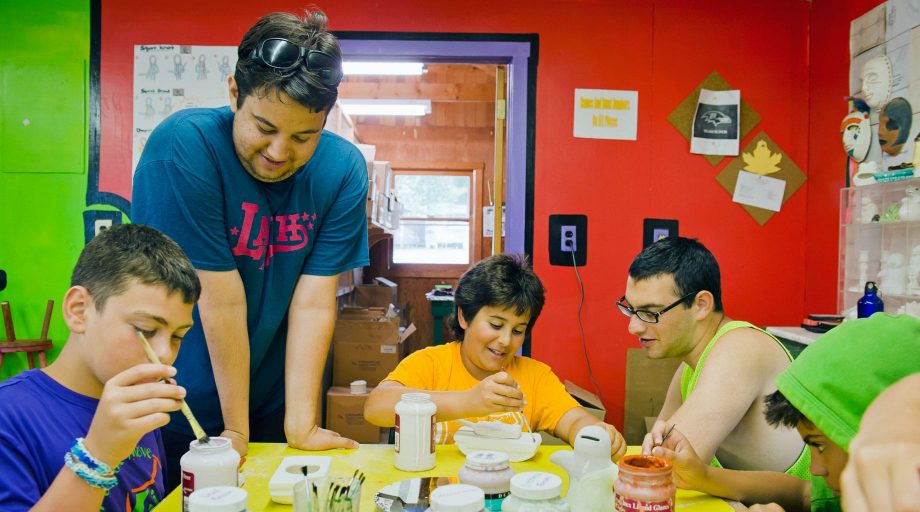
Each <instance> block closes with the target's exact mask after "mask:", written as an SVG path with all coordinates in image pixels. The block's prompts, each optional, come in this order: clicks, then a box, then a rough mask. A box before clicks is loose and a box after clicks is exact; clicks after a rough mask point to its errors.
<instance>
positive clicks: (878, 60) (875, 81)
mask: <svg viewBox="0 0 920 512" xmlns="http://www.w3.org/2000/svg"><path fill="white" fill-rule="evenodd" d="M859 77H860V79H862V90H863V98H864V99H865V100H866V103H868V104H869V106H870V107H872V108H879V107H881V106H882V105H884V104H885V102H886V101H888V96H890V95H891V61H890V60H888V56H887V55H879V56H878V57H875V58H872V59H870V60H869V61H868V62H866V63H865V64H864V65H863V68H862V73H860V74H859Z"/></svg>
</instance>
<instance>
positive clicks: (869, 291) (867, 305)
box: [856, 281, 885, 318]
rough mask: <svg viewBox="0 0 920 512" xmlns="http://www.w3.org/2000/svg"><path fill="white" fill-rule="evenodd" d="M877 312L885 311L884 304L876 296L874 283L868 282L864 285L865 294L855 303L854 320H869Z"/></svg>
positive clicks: (876, 291)
mask: <svg viewBox="0 0 920 512" xmlns="http://www.w3.org/2000/svg"><path fill="white" fill-rule="evenodd" d="M879 311H885V303H884V302H882V299H881V298H880V297H879V296H878V286H876V285H875V282H874V281H869V282H867V283H866V291H865V294H864V295H863V296H862V297H861V298H860V299H859V300H858V301H856V318H869V317H870V316H872V315H873V314H874V313H878V312H879Z"/></svg>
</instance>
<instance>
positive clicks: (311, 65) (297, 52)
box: [251, 37, 344, 87]
mask: <svg viewBox="0 0 920 512" xmlns="http://www.w3.org/2000/svg"><path fill="white" fill-rule="evenodd" d="M251 57H252V59H253V60H255V61H256V62H258V63H259V64H262V65H263V66H266V67H270V68H272V69H277V70H278V71H281V72H284V73H286V72H288V71H293V70H295V69H297V67H298V66H299V65H300V63H301V61H303V63H304V66H305V67H306V68H307V71H309V72H311V73H314V74H316V75H317V76H318V77H319V80H320V82H322V83H323V85H325V86H326V87H338V85H339V83H340V82H341V81H342V77H343V76H344V74H343V73H342V62H341V61H340V60H339V59H337V58H335V57H333V56H332V55H329V54H328V53H326V52H323V51H320V50H307V49H306V48H304V47H302V46H298V45H296V44H294V43H292V42H291V41H288V40H287V39H282V38H280V37H272V38H269V39H266V40H264V41H262V42H261V43H259V46H256V47H255V49H253V50H252V55H251Z"/></svg>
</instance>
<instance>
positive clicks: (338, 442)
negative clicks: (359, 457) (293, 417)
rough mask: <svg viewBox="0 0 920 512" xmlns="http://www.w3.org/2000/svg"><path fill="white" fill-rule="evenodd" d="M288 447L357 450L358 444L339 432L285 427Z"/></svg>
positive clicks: (311, 427) (314, 428)
mask: <svg viewBox="0 0 920 512" xmlns="http://www.w3.org/2000/svg"><path fill="white" fill-rule="evenodd" d="M284 434H285V436H287V442H288V445H289V446H290V447H291V448H297V449H298V450H308V451H313V450H329V449H332V448H349V449H350V448H357V447H358V442H357V441H354V440H351V439H349V438H347V437H342V436H340V435H339V434H338V432H333V431H331V430H326V429H324V428H319V427H317V426H316V425H310V427H309V428H291V427H288V426H287V425H285V427H284Z"/></svg>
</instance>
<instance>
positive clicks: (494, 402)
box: [364, 254, 626, 460]
mask: <svg viewBox="0 0 920 512" xmlns="http://www.w3.org/2000/svg"><path fill="white" fill-rule="evenodd" d="M543 302H544V290H543V284H542V283H541V282H540V279H539V278H538V277H537V275H536V274H535V273H534V272H533V270H532V269H531V268H530V265H529V263H528V261H527V259H526V258H525V257H522V256H516V255H508V254H499V255H495V256H492V257H489V258H486V259H484V260H482V261H480V262H479V263H477V264H476V265H475V266H473V267H472V268H471V269H469V270H467V271H466V272H465V273H464V274H463V276H461V277H460V282H459V283H458V284H457V289H456V291H455V293H454V314H453V315H452V316H451V318H450V323H451V327H452V328H453V330H454V331H455V333H456V334H457V335H458V337H459V341H455V342H453V343H447V344H445V345H438V346H433V347H428V348H425V349H422V350H419V351H417V352H415V353H413V354H411V355H410V356H409V357H407V358H406V359H404V360H403V361H402V362H401V363H399V366H397V367H396V369H395V370H393V371H392V372H391V373H390V374H389V375H388V376H387V378H386V379H385V380H384V381H383V382H381V383H380V385H379V386H377V388H375V389H374V391H373V392H372V393H371V395H370V397H368V399H367V402H366V404H365V406H364V417H365V418H366V419H367V421H369V422H370V423H373V424H374V425H378V426H381V427H392V426H393V424H394V422H395V413H394V408H395V406H396V403H397V402H399V400H400V398H401V397H402V395H403V393H411V392H415V391H423V392H425V393H428V394H430V395H431V399H432V401H433V402H434V403H435V404H436V405H437V407H438V412H437V416H436V421H437V422H438V424H437V426H436V430H435V441H436V442H437V443H438V444H448V443H451V442H453V437H454V433H455V432H456V431H457V430H458V429H459V428H460V425H459V424H458V423H457V422H456V421H455V420H458V419H467V420H469V421H473V422H478V421H502V422H505V423H520V424H521V425H522V427H523V429H524V430H525V431H526V430H528V429H531V430H533V431H534V432H536V431H545V432H548V433H551V434H553V435H554V436H556V437H558V438H560V439H563V440H565V441H567V442H568V443H569V444H573V443H574V441H575V436H576V435H577V434H578V431H579V430H581V429H582V428H583V427H586V426H588V425H600V426H601V427H603V428H604V429H605V430H606V431H607V433H608V434H609V435H610V446H611V449H610V454H611V457H612V458H613V459H614V460H618V459H619V458H620V457H621V456H622V455H623V453H625V451H626V441H625V440H624V439H623V436H622V435H621V434H620V433H619V432H618V431H617V430H616V428H614V427H613V426H612V425H609V424H607V423H604V422H602V421H600V420H598V419H597V418H595V417H594V416H592V415H591V414H590V413H588V412H587V411H586V410H585V409H583V408H582V407H580V406H579V405H578V402H576V401H575V399H573V398H572V397H571V396H570V395H569V394H568V392H566V390H565V386H563V385H562V382H560V381H559V378H558V377H556V375H555V374H554V373H553V371H552V370H551V369H550V367H549V366H547V365H546V364H544V363H541V362H539V361H535V360H533V359H531V358H529V357H523V356H517V355H515V354H516V353H517V351H518V349H520V348H521V345H522V344H523V343H524V338H525V336H526V334H527V332H528V331H529V330H530V329H531V328H533V325H534V323H535V322H536V321H537V317H539V316H540V311H541V310H542V309H543Z"/></svg>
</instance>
